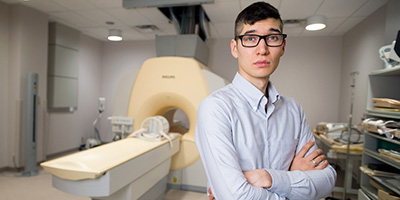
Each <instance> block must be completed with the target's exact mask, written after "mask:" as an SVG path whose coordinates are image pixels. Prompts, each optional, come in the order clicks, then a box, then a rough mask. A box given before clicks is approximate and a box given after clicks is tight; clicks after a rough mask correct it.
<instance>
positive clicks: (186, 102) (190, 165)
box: [41, 57, 227, 200]
mask: <svg viewBox="0 0 400 200" xmlns="http://www.w3.org/2000/svg"><path fill="white" fill-rule="evenodd" d="M128 78H129V79H130V80H132V78H133V79H134V84H133V86H132V87H129V86H127V85H126V84H120V85H121V86H122V87H124V88H131V89H130V90H129V93H128V92H125V93H128V95H126V94H125V95H121V94H119V95H118V94H117V95H116V96H117V99H116V100H115V102H114V103H116V104H117V105H118V106H119V108H115V107H114V109H117V110H125V111H126V113H123V114H122V115H125V116H128V117H132V118H133V119H134V124H133V130H137V129H139V128H140V125H141V123H142V121H143V120H145V119H146V118H148V117H151V116H155V115H161V116H162V115H164V114H166V113H167V112H168V111H170V110H171V109H176V108H179V109H181V110H182V111H183V112H185V114H186V115H187V117H188V119H189V122H190V127H189V130H188V131H187V132H186V133H181V134H176V133H175V134H171V133H170V136H171V137H172V143H173V146H172V147H171V146H170V144H169V143H168V141H167V140H163V141H159V142H152V141H145V140H141V139H138V138H127V139H123V140H120V141H116V142H113V143H109V144H106V145H102V146H99V147H96V148H93V149H89V150H86V151H83V152H79V153H76V154H72V155H70V156H66V157H62V158H59V159H56V160H52V161H48V162H44V163H42V164H41V166H42V167H43V168H44V170H45V171H48V172H50V173H51V174H53V186H54V187H55V188H58V189H60V190H62V191H65V192H67V193H71V194H75V195H82V196H89V197H92V198H93V199H108V200H112V199H113V200H128V199H129V200H131V199H163V193H164V192H165V190H166V176H167V174H168V173H169V171H170V170H172V171H178V170H186V169H188V171H183V172H179V173H177V174H186V175H188V177H189V178H187V177H186V178H185V179H183V178H182V179H181V180H179V181H178V182H181V183H182V182H184V181H187V180H188V179H194V181H192V182H196V180H198V179H204V177H205V173H204V170H203V168H202V165H201V162H200V161H199V153H198V151H197V147H196V145H195V142H194V132H195V126H196V120H197V108H198V105H199V104H200V102H201V101H202V100H203V99H204V98H205V97H206V96H208V95H209V94H210V93H211V92H213V91H215V90H217V89H219V88H221V87H223V86H225V85H226V84H227V82H226V81H225V80H224V79H222V78H221V77H219V76H217V75H215V74H214V73H212V72H210V71H209V70H208V69H207V68H206V67H205V66H204V65H203V64H201V63H200V62H198V61H196V60H195V59H192V58H184V57H157V58H151V59H148V60H146V61H145V62H144V64H143V66H142V67H141V68H140V70H139V71H138V73H137V74H136V75H135V77H128ZM117 93H118V92H117ZM118 96H119V97H129V98H118ZM121 106H122V108H121ZM169 123H170V124H171V123H173V122H172V121H169ZM199 162H200V164H198V163H199ZM196 163H197V164H196ZM192 176H193V177H195V178H191V177H192ZM174 179H176V178H175V177H174ZM188 183H190V181H189V182H188ZM205 183H206V181H203V182H202V183H200V184H198V185H200V186H201V187H204V188H205V187H206V185H205ZM196 184H197V183H196ZM198 185H195V186H196V187H197V186H198Z"/></svg>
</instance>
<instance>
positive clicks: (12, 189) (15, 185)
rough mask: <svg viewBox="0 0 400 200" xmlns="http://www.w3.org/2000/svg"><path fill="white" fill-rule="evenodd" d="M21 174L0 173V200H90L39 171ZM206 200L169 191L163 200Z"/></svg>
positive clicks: (203, 197) (193, 193)
mask: <svg viewBox="0 0 400 200" xmlns="http://www.w3.org/2000/svg"><path fill="white" fill-rule="evenodd" d="M20 174H21V173H11V172H3V173H0V200H22V199H23V200H55V199H56V200H90V198H89V197H82V196H75V195H71V194H68V193H65V192H62V191H60V190H57V189H55V188H53V187H52V185H51V175H50V174H49V173H47V172H44V171H40V172H39V175H37V176H32V177H21V176H20ZM201 199H203V200H206V199H207V195H206V194H203V193H198V192H188V191H181V190H169V191H168V193H167V194H166V196H165V200H201Z"/></svg>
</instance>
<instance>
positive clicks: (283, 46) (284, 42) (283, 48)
mask: <svg viewBox="0 0 400 200" xmlns="http://www.w3.org/2000/svg"><path fill="white" fill-rule="evenodd" d="M285 49H286V39H285V40H284V41H283V45H282V55H281V56H283V54H285Z"/></svg>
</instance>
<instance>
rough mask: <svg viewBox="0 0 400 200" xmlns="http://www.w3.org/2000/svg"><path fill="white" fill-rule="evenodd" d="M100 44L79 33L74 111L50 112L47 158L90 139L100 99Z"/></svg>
mask: <svg viewBox="0 0 400 200" xmlns="http://www.w3.org/2000/svg"><path fill="white" fill-rule="evenodd" d="M101 67H102V43H101V42H100V41H98V40H96V39H93V38H91V37H88V36H86V35H83V34H81V37H80V46H79V72H78V73H79V78H78V108H77V110H76V111H74V112H72V113H68V112H50V113H48V116H47V121H48V122H47V125H48V131H46V140H45V146H46V152H47V155H52V154H56V153H60V152H63V151H67V150H71V149H74V148H75V149H77V148H78V147H79V146H80V145H81V144H82V142H85V140H86V139H87V138H88V137H90V136H91V134H92V132H93V131H94V128H93V126H92V124H93V121H94V120H95V119H96V118H97V115H98V112H97V108H98V106H97V103H98V97H99V96H101V95H100V93H101V82H102V71H101ZM82 139H83V140H82Z"/></svg>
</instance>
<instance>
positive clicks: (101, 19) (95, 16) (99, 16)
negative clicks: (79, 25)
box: [76, 10, 125, 27]
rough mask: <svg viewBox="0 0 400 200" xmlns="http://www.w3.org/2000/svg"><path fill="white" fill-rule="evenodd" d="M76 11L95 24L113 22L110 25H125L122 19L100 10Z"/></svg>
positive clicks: (102, 24)
mask: <svg viewBox="0 0 400 200" xmlns="http://www.w3.org/2000/svg"><path fill="white" fill-rule="evenodd" d="M76 13H78V14H79V15H80V16H83V17H84V18H86V19H89V20H90V21H92V22H94V23H95V24H96V25H101V26H106V25H107V24H106V22H114V25H112V26H114V27H121V26H125V25H124V23H123V22H122V21H120V20H118V19H117V18H115V17H113V16H111V15H110V14H108V13H106V12H103V11H101V10H78V11H76Z"/></svg>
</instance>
